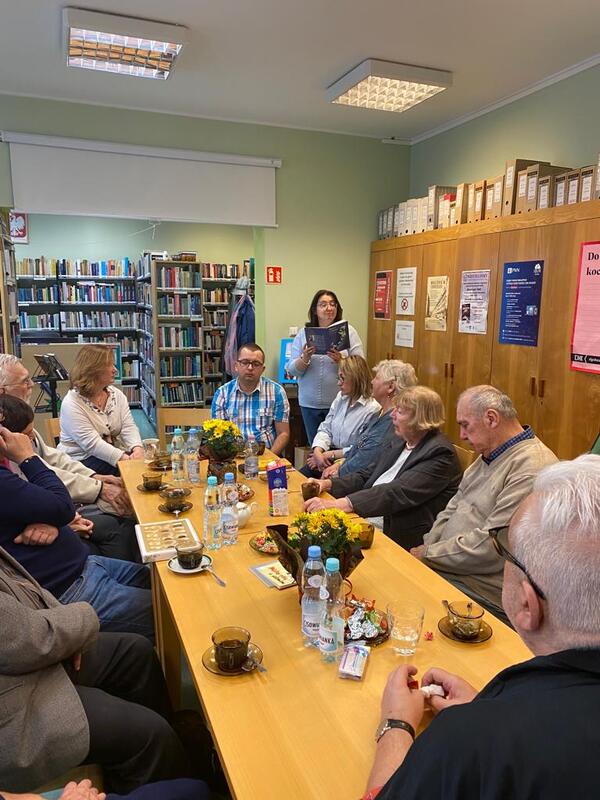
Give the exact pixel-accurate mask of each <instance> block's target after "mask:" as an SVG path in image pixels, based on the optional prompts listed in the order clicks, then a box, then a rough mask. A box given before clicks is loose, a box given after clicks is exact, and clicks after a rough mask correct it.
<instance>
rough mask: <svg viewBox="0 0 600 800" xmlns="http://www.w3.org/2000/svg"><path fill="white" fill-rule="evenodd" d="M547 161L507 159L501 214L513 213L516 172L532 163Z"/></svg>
mask: <svg viewBox="0 0 600 800" xmlns="http://www.w3.org/2000/svg"><path fill="white" fill-rule="evenodd" d="M547 163H548V162H547V161H540V160H539V159H538V160H531V159H527V158H513V159H512V160H511V161H507V162H506V165H505V168H504V193H503V200H502V216H503V217H508V216H510V215H511V214H514V213H515V202H516V199H517V174H518V173H519V172H520V171H521V170H524V169H527V167H530V166H532V165H533V164H547Z"/></svg>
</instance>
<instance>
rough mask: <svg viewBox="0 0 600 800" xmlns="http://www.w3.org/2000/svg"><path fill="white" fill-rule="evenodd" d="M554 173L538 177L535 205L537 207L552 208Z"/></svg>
mask: <svg viewBox="0 0 600 800" xmlns="http://www.w3.org/2000/svg"><path fill="white" fill-rule="evenodd" d="M554 184H555V176H554V175H544V177H543V178H539V179H538V188H537V200H536V206H537V208H538V209H543V208H552V206H553V205H554Z"/></svg>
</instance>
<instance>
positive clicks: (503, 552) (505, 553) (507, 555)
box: [489, 528, 546, 600]
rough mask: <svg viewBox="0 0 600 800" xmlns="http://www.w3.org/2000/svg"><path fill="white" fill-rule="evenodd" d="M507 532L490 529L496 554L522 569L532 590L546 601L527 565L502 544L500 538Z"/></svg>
mask: <svg viewBox="0 0 600 800" xmlns="http://www.w3.org/2000/svg"><path fill="white" fill-rule="evenodd" d="M507 530H508V528H490V530H489V535H490V538H491V540H492V544H493V545H494V547H495V548H496V552H497V553H498V555H499V556H501V557H502V558H504V559H505V560H506V561H510V563H511V564H514V566H515V567H517V569H520V570H521V572H522V573H523V575H525V577H526V578H527V580H528V581H529V583H530V584H531V588H532V589H533V591H534V592H535V593H536V594H537V596H538V597H540V598H541V599H542V600H545V599H546V595H545V594H544V592H543V591H542V590H541V589H540V587H539V586H538V585H537V583H536V582H535V581H534V580H533V578H532V577H531V575H530V574H529V572H528V571H527V568H526V567H525V565H524V564H522V563H521V562H520V561H519V559H518V558H517V557H516V556H514V555H513V554H512V553H511V552H510V550H509V549H508V548H507V547H505V546H504V545H503V544H502V542H501V541H500V539H499V538H498V537H499V535H500V534H501V533H502V532H503V531H507Z"/></svg>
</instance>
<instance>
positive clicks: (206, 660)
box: [202, 642, 263, 677]
mask: <svg viewBox="0 0 600 800" xmlns="http://www.w3.org/2000/svg"><path fill="white" fill-rule="evenodd" d="M248 655H249V656H250V657H251V658H253V659H254V660H255V661H257V662H258V663H259V664H262V660H263V651H262V650H261V649H260V647H259V646H258V645H257V644H254V642H250V644H249V645H248ZM202 663H203V664H204V666H205V667H206V669H207V670H208V671H209V672H214V674H215V675H225V676H226V677H229V676H230V675H243V674H244V673H245V672H254V669H256V667H254V669H252V670H245V669H238V670H236V671H235V672H225V671H224V670H222V669H220V668H219V667H218V666H217V662H216V661H215V648H214V645H213V646H212V647H209V648H208V650H207V651H206V652H205V653H204V655H203V656H202Z"/></svg>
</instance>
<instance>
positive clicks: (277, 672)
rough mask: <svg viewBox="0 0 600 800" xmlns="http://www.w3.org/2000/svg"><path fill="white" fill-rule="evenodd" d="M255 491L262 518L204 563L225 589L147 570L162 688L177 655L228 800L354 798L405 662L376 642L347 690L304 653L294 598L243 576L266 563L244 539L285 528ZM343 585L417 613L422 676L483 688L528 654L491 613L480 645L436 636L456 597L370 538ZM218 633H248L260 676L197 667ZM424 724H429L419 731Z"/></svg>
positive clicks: (140, 500) (154, 515)
mask: <svg viewBox="0 0 600 800" xmlns="http://www.w3.org/2000/svg"><path fill="white" fill-rule="evenodd" d="M143 471H144V466H143V464H141V463H139V462H133V461H130V462H126V463H124V464H123V465H122V474H123V477H124V480H125V483H126V485H127V487H128V489H129V491H130V495H131V499H132V502H133V505H134V508H135V510H136V513H137V514H138V517H139V519H140V521H142V522H150V521H156V520H157V519H160V518H161V517H162V515H161V514H160V512H158V511H157V505H158V497H157V496H156V495H145V494H141V493H140V492H137V491H136V489H135V486H136V485H137V484H138V483H140V482H141V473H142V472H143ZM302 480H303V478H302V476H301V475H298V474H297V473H293V472H292V473H291V474H290V486H291V488H292V489H296V491H295V492H294V491H293V492H292V493H291V494H290V499H291V506H292V510H293V511H294V512H296V511H299V510H300V509H301V506H302V502H301V495H299V494H298V492H297V489H298V488H299V484H300V483H301V482H302ZM252 486H253V488H255V489H256V498H255V500H256V501H257V502H258V503H259V504H260V505H261V507H262V511H261V514H260V515H259V514H258V512H257V514H256V515H255V517H254V518H253V520H252V522H253V524H252V525H249V526H247V527H246V528H243V529H241V531H240V533H241V535H240V539H239V542H238V544H237V545H236V546H233V547H227V548H222V549H221V550H219V551H216V552H215V553H212V555H213V559H214V568H215V571H216V572H217V573H218V574H219V576H220V577H222V578H223V579H224V580H225V581H226V582H227V586H226V588H221V587H220V586H219V585H218V584H217V583H216V582H215V580H214V579H213V578H212V576H211V575H209V574H206V573H203V574H196V575H184V576H181V575H176V574H173V573H172V572H171V571H170V570H169V569H168V568H167V564H166V563H165V562H162V563H159V564H156V565H155V570H154V597H155V602H156V605H157V627H158V631H157V633H158V643H159V649H160V651H161V657H162V660H163V666H164V668H165V672H166V675H167V680H168V682H169V683H170V685H171V687H172V688H173V689H174V693H175V694H176V687H177V682H178V675H179V671H180V662H179V658H180V651H179V646H181V648H182V650H183V652H184V653H185V657H186V659H187V662H188V664H189V667H190V671H191V674H192V676H193V680H194V684H195V687H196V690H197V692H198V697H199V699H200V702H201V704H202V707H203V709H204V712H205V714H206V717H207V720H208V722H209V725H210V727H211V729H212V732H213V735H214V738H215V742H216V745H217V748H218V750H219V754H220V757H221V761H222V764H223V767H224V769H225V772H226V774H227V778H228V781H229V785H230V788H231V791H232V794H233V796H234V797H235V798H236V799H237V800H256V798H262V799H263V800H281V798H286V800H295V799H296V798H297V799H298V800H300V799H302V800H310V799H311V798H315V800H317V798H318V799H319V800H342V799H344V800H346V799H347V800H352V799H353V798H354V799H356V798H359V797H360V796H361V794H362V793H363V792H364V789H365V783H366V780H367V776H368V773H369V769H370V765H371V762H372V759H373V755H374V750H375V741H374V732H375V728H376V726H377V723H378V721H379V702H380V698H381V694H382V691H383V688H384V686H385V682H386V679H387V676H388V674H389V673H390V672H391V670H392V669H393V668H394V667H396V666H398V665H399V664H401V663H404V661H405V659H403V658H402V657H401V656H398V655H396V653H395V652H394V651H393V649H392V644H391V642H389V641H388V642H385V643H384V644H382V645H380V646H379V647H376V648H373V649H372V651H371V655H370V657H369V662H368V664H367V668H366V672H365V675H364V678H363V680H362V681H356V682H355V681H351V680H342V679H340V678H339V677H338V673H337V666H336V665H331V664H323V663H322V662H321V660H320V656H319V653H318V651H317V650H315V649H314V648H305V647H304V646H303V644H302V637H301V633H300V606H299V603H298V592H297V589H296V588H295V587H292V588H290V589H285V590H282V591H279V590H277V589H274V588H273V589H269V588H267V587H266V586H265V585H264V584H263V583H261V582H260V581H259V580H258V578H256V576H255V575H254V574H253V573H251V572H250V571H249V567H251V566H254V565H257V564H260V563H266V562H268V560H269V558H270V559H273V556H270V557H269V556H262V555H261V554H259V553H257V552H255V551H254V550H252V549H251V548H250V547H249V545H248V541H249V538H250V537H249V536H248V535H246V534H248V533H255V532H256V531H257V530H258V529H259V528H260V529H262V525H263V524H264V523H265V522H266V521H267V520H268V521H270V522H279V521H285V520H281V518H272V517H268V516H267V515H266V514H265V512H264V508H265V497H266V484H264V483H262V482H261V481H253V482H252ZM204 488H205V486H204V484H202V485H201V486H200V487H198V488H194V489H193V490H192V502H194V508H193V509H192V510H191V511H190V512H189V514H188V516H189V517H190V519H191V520H192V522H193V524H194V525H195V527H196V528H197V530H198V531H199V532H200V531H201V527H202V526H201V521H202V494H203V491H204ZM295 497H296V498H299V500H298V501H296V500H295V499H294V498H295ZM351 580H352V583H353V588H354V592H355V593H356V594H357V595H358V596H360V597H366V598H372V599H374V600H376V604H377V607H378V608H381V609H383V610H384V609H385V607H386V604H387V603H388V602H391V601H394V600H398V599H401V598H405V599H409V598H410V599H414V600H418V601H419V602H420V603H421V604H422V605H423V607H424V608H425V623H424V627H423V630H424V632H425V631H431V632H432V633H433V638H432V639H431V641H427V640H425V638H424V637H422V638H421V641H420V643H419V645H418V648H417V652H416V655H415V656H414V658H411V659H409V660H410V661H411V662H412V663H414V664H416V666H417V667H418V669H419V676H420V675H422V674H423V672H424V671H425V670H427V669H428V668H429V667H431V666H439V667H443V668H445V669H448V670H450V671H451V672H455V673H458V674H459V675H461V676H462V677H464V678H465V679H466V680H468V681H469V682H470V683H472V684H473V685H474V686H476V687H477V688H481V687H482V686H483V685H484V684H485V683H486V682H487V681H488V680H489V679H490V678H491V677H492V676H494V675H495V674H496V673H497V672H499V671H500V670H502V669H503V668H505V667H507V666H509V665H511V664H514V663H517V662H519V661H523V660H525V659H527V658H529V657H530V656H531V653H530V652H529V650H528V649H527V648H526V647H525V645H524V644H523V643H522V642H521V640H520V639H519V637H518V636H517V634H516V633H515V632H514V631H512V630H510V629H509V628H508V627H507V626H505V625H504V624H502V623H501V622H499V621H497V620H495V619H494V618H493V617H491V616H490V615H486V619H487V620H488V621H489V622H490V623H491V626H492V628H493V636H492V638H491V639H490V640H489V641H487V642H485V643H481V644H464V643H458V642H454V641H451V640H449V639H447V638H445V637H444V636H443V635H442V634H441V633H440V632H439V630H438V627H437V623H438V620H439V619H441V618H442V617H443V616H444V610H443V608H442V604H441V601H442V599H447V600H450V601H452V600H453V599H460V598H461V597H462V595H461V593H460V592H459V591H458V590H456V589H454V588H453V587H452V586H451V585H450V584H448V583H447V582H446V581H445V580H444V579H443V578H441V577H440V576H438V575H436V574H435V573H434V572H432V571H431V570H430V569H429V568H428V567H426V566H424V565H423V564H421V563H420V562H419V561H417V560H416V559H414V558H413V557H412V556H411V555H410V554H409V553H407V552H406V551H405V550H403V549H402V548H401V547H399V546H398V545H397V544H395V543H394V542H393V541H391V540H390V539H388V538H387V537H386V536H385V535H384V534H383V533H381V532H379V531H378V532H376V534H375V539H374V543H373V546H372V548H371V549H370V550H366V551H364V560H363V561H362V562H361V563H360V564H359V565H358V567H357V568H356V570H355V571H354V572H353V573H352V575H351ZM225 625H241V626H242V627H245V628H247V629H248V630H249V631H250V632H251V634H252V641H253V642H255V643H256V644H257V645H258V646H259V647H260V648H261V649H262V650H263V653H264V665H265V666H266V667H267V670H268V671H267V672H266V673H259V672H257V671H254V672H252V673H249V674H244V675H241V676H227V677H224V676H219V675H215V674H212V673H211V672H208V671H207V670H206V669H205V668H204V667H203V665H202V655H203V653H204V652H205V651H206V650H207V648H208V647H209V646H210V644H211V634H212V633H213V631H214V630H215V629H217V628H219V627H222V626H225ZM429 719H430V718H429V715H426V718H425V724H427V723H428V722H429Z"/></svg>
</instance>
